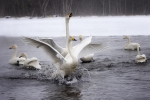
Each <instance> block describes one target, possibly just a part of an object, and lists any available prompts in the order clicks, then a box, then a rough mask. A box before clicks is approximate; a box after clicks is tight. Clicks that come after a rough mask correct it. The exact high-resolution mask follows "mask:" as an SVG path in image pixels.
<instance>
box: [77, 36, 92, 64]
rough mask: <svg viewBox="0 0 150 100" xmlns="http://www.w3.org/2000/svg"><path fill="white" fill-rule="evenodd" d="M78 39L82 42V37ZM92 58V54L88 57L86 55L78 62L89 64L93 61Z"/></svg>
mask: <svg viewBox="0 0 150 100" xmlns="http://www.w3.org/2000/svg"><path fill="white" fill-rule="evenodd" d="M79 39H80V42H81V41H82V35H79ZM93 57H94V54H89V55H86V56H84V57H82V58H80V60H81V61H82V62H91V61H93Z"/></svg>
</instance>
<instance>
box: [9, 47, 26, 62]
mask: <svg viewBox="0 0 150 100" xmlns="http://www.w3.org/2000/svg"><path fill="white" fill-rule="evenodd" d="M9 49H15V51H14V54H13V56H12V58H11V59H10V60H9V62H8V63H9V64H17V65H19V64H24V61H25V58H19V57H16V55H17V51H18V47H17V45H13V46H11V47H10V48H9Z"/></svg>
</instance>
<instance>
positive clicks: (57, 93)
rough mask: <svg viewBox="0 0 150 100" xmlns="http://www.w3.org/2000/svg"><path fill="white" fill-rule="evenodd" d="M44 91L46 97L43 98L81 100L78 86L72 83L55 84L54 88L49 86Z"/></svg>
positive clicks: (45, 99) (47, 99) (48, 99)
mask: <svg viewBox="0 0 150 100" xmlns="http://www.w3.org/2000/svg"><path fill="white" fill-rule="evenodd" d="M45 91H46V92H47V94H46V95H47V97H45V98H43V100H81V97H82V95H81V90H80V88H78V87H75V86H72V85H57V86H56V87H54V88H52V87H51V86H50V87H48V88H47V89H46V90H45ZM52 91H53V92H52Z"/></svg>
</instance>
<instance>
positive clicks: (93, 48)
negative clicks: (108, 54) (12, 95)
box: [78, 44, 109, 58]
mask: <svg viewBox="0 0 150 100" xmlns="http://www.w3.org/2000/svg"><path fill="white" fill-rule="evenodd" d="M108 47H109V46H108V45H107V44H88V45H87V46H85V47H84V48H83V49H82V50H81V52H80V53H79V56H78V57H79V58H80V57H84V56H86V55H88V54H92V53H98V52H102V51H105V50H106V49H108Z"/></svg>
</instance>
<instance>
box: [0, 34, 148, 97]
mask: <svg viewBox="0 0 150 100" xmlns="http://www.w3.org/2000/svg"><path fill="white" fill-rule="evenodd" d="M54 41H56V42H57V43H58V44H59V45H61V46H65V38H64V37H60V38H54ZM131 41H134V42H137V43H139V44H141V54H143V53H144V54H145V55H146V56H147V59H148V62H147V63H144V64H136V63H135V61H134V60H135V57H136V55H137V51H126V50H124V49H123V47H124V45H125V44H126V43H127V40H123V36H112V37H93V39H92V43H102V42H103V43H106V42H107V43H109V44H110V48H109V49H108V50H107V51H105V52H101V53H99V54H95V57H94V60H95V61H94V62H91V63H81V62H80V61H79V67H84V68H86V69H88V71H89V73H90V76H89V75H88V73H87V71H84V73H83V75H82V78H81V80H80V81H76V80H75V81H74V82H72V84H67V85H64V84H63V85H61V84H56V83H53V82H51V81H50V80H48V79H42V77H40V74H39V72H40V71H37V70H27V69H24V68H22V66H15V65H9V64H8V60H9V59H10V58H11V56H12V54H13V52H14V51H13V50H9V47H10V46H11V45H14V44H17V45H18V56H19V55H20V54H21V53H22V52H26V53H27V54H28V56H29V57H37V58H38V59H39V61H40V63H41V64H42V68H44V67H43V66H45V65H48V66H51V65H52V64H51V62H50V61H49V60H48V59H47V58H46V57H45V54H44V53H42V52H41V50H39V49H35V48H34V47H31V46H27V45H25V44H24V43H23V42H22V41H21V40H20V38H18V37H0V51H1V52H0V100H150V63H149V61H150V45H149V43H150V36H131ZM77 43H79V41H78V42H76V43H73V44H77ZM42 70H44V69H42ZM41 73H42V71H41Z"/></svg>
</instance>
